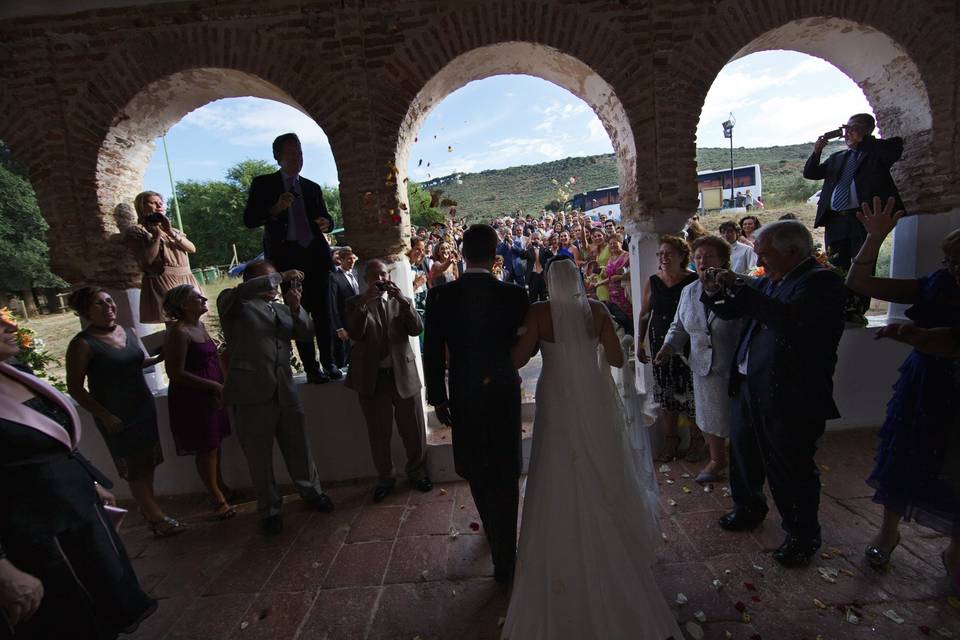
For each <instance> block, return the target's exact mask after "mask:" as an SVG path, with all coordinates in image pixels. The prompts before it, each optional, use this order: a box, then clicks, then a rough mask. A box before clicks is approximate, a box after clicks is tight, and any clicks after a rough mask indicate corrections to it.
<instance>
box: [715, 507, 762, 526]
mask: <svg viewBox="0 0 960 640" xmlns="http://www.w3.org/2000/svg"><path fill="white" fill-rule="evenodd" d="M765 517H767V512H766V510H764V511H759V512H758V511H751V510H749V509H734V510H733V511H731V512H730V513H727V514H724V515H722V516H720V528H721V529H723V530H724V531H750V530H752V529H756V528H757V527H759V526H760V523H761V522H763V519H764V518H765Z"/></svg>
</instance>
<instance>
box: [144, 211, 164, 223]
mask: <svg viewBox="0 0 960 640" xmlns="http://www.w3.org/2000/svg"><path fill="white" fill-rule="evenodd" d="M166 217H167V216H165V215H163V214H162V213H151V214H150V215H148V216H147V217H146V218H145V221H146V222H149V223H150V224H160V223H162V222H163V219H164V218H166Z"/></svg>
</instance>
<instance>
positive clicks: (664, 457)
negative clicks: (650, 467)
mask: <svg viewBox="0 0 960 640" xmlns="http://www.w3.org/2000/svg"><path fill="white" fill-rule="evenodd" d="M671 442H672V443H673V446H670V443H671ZM679 448H680V436H663V448H662V449H660V455H658V456H657V457H656V458H655V459H654V461H655V462H673V461H674V460H676V459H677V449H679Z"/></svg>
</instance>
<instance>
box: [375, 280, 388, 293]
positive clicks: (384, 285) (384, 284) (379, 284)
mask: <svg viewBox="0 0 960 640" xmlns="http://www.w3.org/2000/svg"><path fill="white" fill-rule="evenodd" d="M373 286H375V287H376V288H377V289H378V290H380V291H389V290H390V283H389V282H379V281H378V282H374V283H373Z"/></svg>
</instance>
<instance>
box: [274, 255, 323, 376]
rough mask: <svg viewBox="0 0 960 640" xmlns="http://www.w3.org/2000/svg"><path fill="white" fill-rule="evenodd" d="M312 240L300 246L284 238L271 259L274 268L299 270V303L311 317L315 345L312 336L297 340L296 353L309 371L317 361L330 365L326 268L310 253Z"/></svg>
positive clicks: (316, 367)
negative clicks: (301, 293) (301, 278)
mask: <svg viewBox="0 0 960 640" xmlns="http://www.w3.org/2000/svg"><path fill="white" fill-rule="evenodd" d="M316 246H317V245H316V243H314V244H313V245H311V246H310V247H308V248H303V247H301V246H300V245H298V244H297V243H295V242H285V243H283V247H282V248H281V249H280V250H278V251H277V252H276V256H275V258H274V262H275V265H276V268H277V271H286V270H288V269H299V270H300V271H303V274H304V278H303V299H302V300H301V304H302V305H303V308H304V309H306V310H307V313H309V314H310V317H311V318H312V319H313V329H314V333H315V334H316V344H317V346H316V348H314V346H313V344H314V340H304V341H302V342H301V341H298V342H297V343H296V344H297V354H298V355H299V356H300V362H301V363H302V364H303V369H304V371H306V372H308V373H310V372H315V371H318V370H319V367H320V365H323V366H324V367H325V368H327V369H329V368H331V367H332V366H333V339H334V337H335V336H334V335H333V326H332V325H333V322H332V320H331V316H330V271H329V269H328V267H326V266H325V263H323V262H322V261H319V260H318V259H317V257H316V256H315V255H314V252H315V251H317V250H318V249H315V248H314V247H316ZM288 287H289V284H288V283H283V285H281V289H282V290H283V291H286V290H287V288H288ZM317 350H319V352H320V362H319V364H318V363H317Z"/></svg>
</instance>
